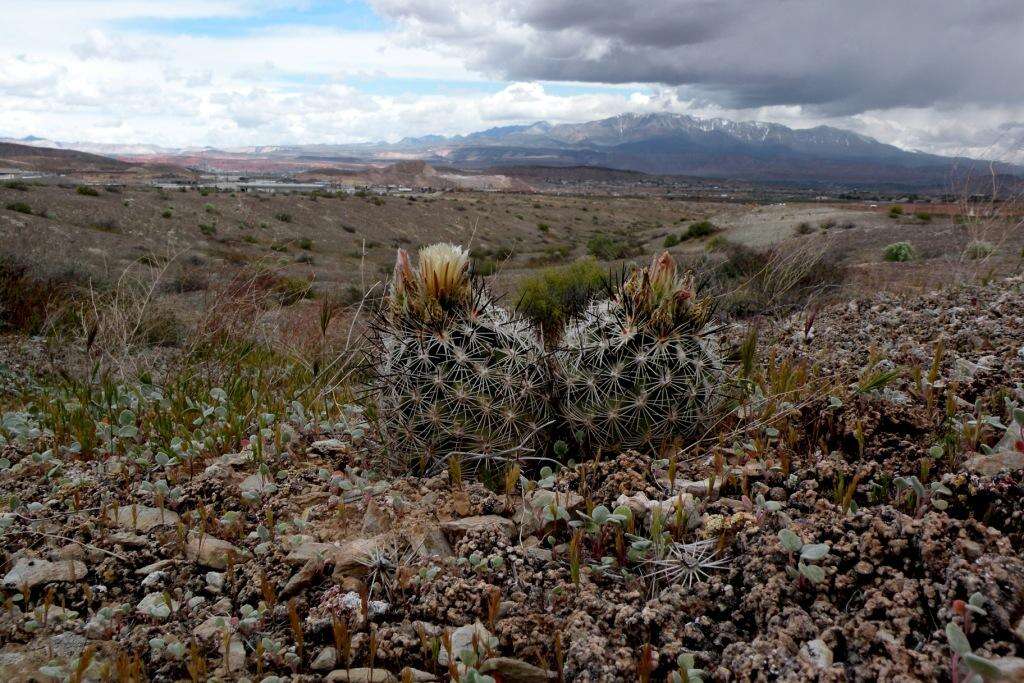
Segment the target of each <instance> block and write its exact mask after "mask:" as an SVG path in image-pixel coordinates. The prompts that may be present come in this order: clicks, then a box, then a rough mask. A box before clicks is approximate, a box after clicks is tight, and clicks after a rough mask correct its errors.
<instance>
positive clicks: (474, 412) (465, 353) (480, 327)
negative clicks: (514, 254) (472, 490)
mask: <svg viewBox="0 0 1024 683" xmlns="http://www.w3.org/2000/svg"><path fill="white" fill-rule="evenodd" d="M374 330H375V334H374V335H373V342H374V351H375V355H376V358H375V359H374V360H375V364H374V373H373V375H374V377H373V386H372V389H373V393H374V394H375V395H376V402H377V416H378V417H377V422H378V428H379V432H380V434H381V438H382V442H383V445H384V447H385V449H386V450H387V455H388V460H389V461H390V464H391V465H392V466H394V467H397V468H401V469H402V470H408V469H410V468H412V469H416V470H418V471H420V472H432V471H436V470H438V469H440V468H441V467H443V466H444V464H445V463H447V462H448V459H449V458H450V457H451V456H452V455H456V456H458V457H460V460H463V461H465V462H467V463H468V465H469V467H470V469H472V468H473V465H475V464H478V463H479V462H480V461H481V460H486V459H487V458H488V456H492V457H515V456H516V455H517V454H518V453H519V452H521V450H522V449H524V448H531V447H532V446H533V445H534V444H535V443H536V439H537V438H538V434H539V432H540V431H541V427H542V425H543V419H544V415H545V411H546V405H547V400H548V399H547V395H546V392H547V390H548V384H549V383H548V378H547V370H546V368H547V365H546V363H545V362H544V361H545V358H544V353H543V349H542V348H541V346H540V344H539V342H538V341H537V339H536V336H535V335H534V333H533V331H532V329H531V327H530V326H529V325H528V324H527V323H525V322H523V321H520V320H517V319H515V318H513V317H512V316H510V315H509V313H508V312H506V311H505V310H504V309H502V308H501V307H499V306H498V305H496V304H495V303H494V302H493V301H492V300H491V299H490V297H489V296H488V294H487V292H486V290H485V289H484V288H483V286H482V285H480V284H479V283H474V282H473V280H472V279H471V277H470V273H469V254H468V252H466V251H465V250H463V249H462V248H461V247H458V246H454V245H450V244H435V245H433V246H430V247H426V248H424V249H421V250H420V252H419V264H418V268H416V269H414V268H413V266H412V264H411V263H410V261H409V256H408V254H406V252H405V251H403V250H399V252H398V259H397V262H396V264H395V271H394V276H393V279H392V281H391V284H390V287H389V291H388V292H387V296H386V302H385V306H384V308H383V310H382V311H381V313H380V316H379V318H378V320H377V321H376V324H375V325H374ZM469 454H478V455H481V456H483V458H467V457H466V456H467V455H469Z"/></svg>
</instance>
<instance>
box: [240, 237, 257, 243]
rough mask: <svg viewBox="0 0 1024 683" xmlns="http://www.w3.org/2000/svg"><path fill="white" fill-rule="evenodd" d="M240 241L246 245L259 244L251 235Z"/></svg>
mask: <svg viewBox="0 0 1024 683" xmlns="http://www.w3.org/2000/svg"><path fill="white" fill-rule="evenodd" d="M242 241H243V242H245V243H246V244H259V243H260V241H259V240H258V239H256V238H255V237H253V236H252V235H246V236H245V237H243V238H242Z"/></svg>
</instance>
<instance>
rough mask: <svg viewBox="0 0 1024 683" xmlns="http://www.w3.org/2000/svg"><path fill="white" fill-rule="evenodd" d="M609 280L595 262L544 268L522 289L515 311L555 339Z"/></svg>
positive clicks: (521, 287)
mask: <svg viewBox="0 0 1024 683" xmlns="http://www.w3.org/2000/svg"><path fill="white" fill-rule="evenodd" d="M607 277H608V273H607V272H606V271H605V270H604V269H603V268H601V266H599V265H598V264H597V262H596V261H594V260H593V259H581V260H579V261H575V262H574V263H571V264H568V265H564V266H556V267H550V268H544V269H543V270H541V271H539V272H537V273H535V274H533V275H530V276H529V277H527V278H526V279H525V280H523V282H522V283H521V284H520V285H519V289H518V291H517V293H516V301H517V302H518V305H517V308H516V310H517V311H518V312H519V313H521V314H523V315H525V316H526V317H527V318H528V319H529V320H531V321H532V322H533V323H534V324H535V325H537V326H538V327H539V328H540V329H541V330H542V332H543V334H544V336H545V337H546V338H548V339H549V340H552V339H555V338H557V337H559V336H560V335H561V332H562V328H563V327H564V325H565V323H566V322H567V321H568V320H569V319H570V318H572V317H573V316H575V315H577V314H579V313H581V312H582V311H583V310H584V309H585V308H586V307H587V305H588V304H589V303H590V302H591V300H593V299H594V297H596V296H598V295H599V294H601V293H602V292H603V290H604V288H605V284H606V281H607Z"/></svg>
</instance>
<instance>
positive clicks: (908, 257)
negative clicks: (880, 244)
mask: <svg viewBox="0 0 1024 683" xmlns="http://www.w3.org/2000/svg"><path fill="white" fill-rule="evenodd" d="M882 255H883V257H884V258H885V260H886V261H895V262H897V263H903V262H905V261H912V260H913V259H915V258H917V250H916V249H914V247H913V245H912V244H910V242H894V243H893V244H890V245H889V246H887V247H886V248H885V251H884V252H883V254H882Z"/></svg>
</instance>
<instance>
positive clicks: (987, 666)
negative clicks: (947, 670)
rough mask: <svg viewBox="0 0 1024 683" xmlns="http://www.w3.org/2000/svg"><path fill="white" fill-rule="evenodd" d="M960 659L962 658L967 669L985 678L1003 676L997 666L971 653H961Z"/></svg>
mask: <svg viewBox="0 0 1024 683" xmlns="http://www.w3.org/2000/svg"><path fill="white" fill-rule="evenodd" d="M961 657H963V660H964V664H966V665H967V668H969V669H970V670H971V671H973V672H974V673H977V674H981V675H982V676H984V677H985V678H1000V677H1001V676H1002V675H1003V672H1002V671H1001V670H1000V669H999V667H998V666H996V665H995V664H993V663H992V662H990V661H988V660H987V659H985V658H983V657H979V656H978V655H976V654H974V653H973V652H968V653H966V654H964V653H961Z"/></svg>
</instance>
